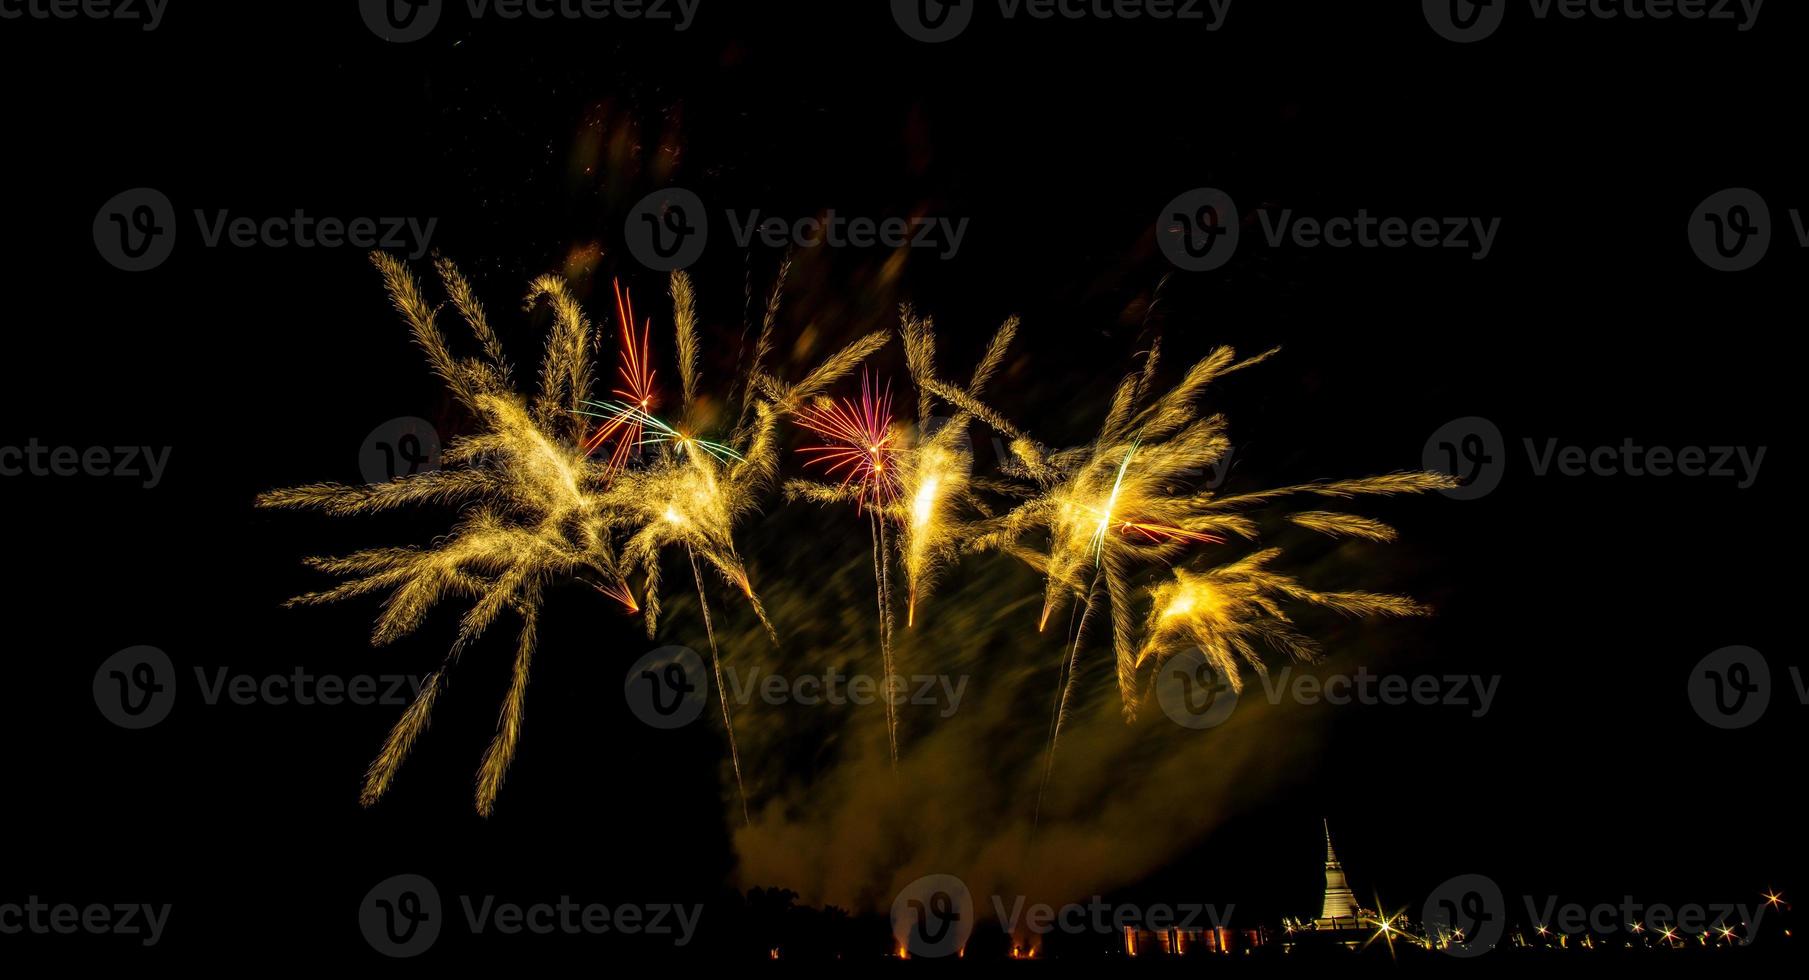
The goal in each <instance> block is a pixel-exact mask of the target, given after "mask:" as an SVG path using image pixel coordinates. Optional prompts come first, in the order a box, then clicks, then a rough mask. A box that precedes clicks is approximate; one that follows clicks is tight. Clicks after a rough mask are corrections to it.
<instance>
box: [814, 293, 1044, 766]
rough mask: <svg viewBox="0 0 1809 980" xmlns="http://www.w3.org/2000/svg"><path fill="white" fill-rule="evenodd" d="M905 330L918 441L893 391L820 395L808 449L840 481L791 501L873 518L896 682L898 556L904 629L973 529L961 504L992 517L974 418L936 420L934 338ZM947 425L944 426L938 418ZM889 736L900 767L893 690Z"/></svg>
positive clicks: (883, 622) (995, 358)
mask: <svg viewBox="0 0 1809 980" xmlns="http://www.w3.org/2000/svg"><path fill="white" fill-rule="evenodd" d="M899 319H900V328H899V332H900V335H901V337H902V339H903V341H904V347H905V361H906V366H907V367H908V368H909V370H910V373H911V377H912V379H913V381H914V382H915V383H916V385H917V425H916V429H915V439H914V440H908V437H907V435H906V433H904V432H903V431H901V430H900V429H899V427H897V426H896V425H895V424H894V423H893V421H892V394H891V388H890V386H887V387H885V388H884V389H879V390H876V389H875V387H874V385H873V383H872V381H871V380H870V379H868V378H866V377H863V379H862V384H861V397H860V401H859V402H853V401H846V400H845V401H839V402H838V401H831V400H828V399H821V400H820V401H819V402H818V404H815V405H813V406H811V407H810V408H808V409H806V410H804V411H802V412H800V413H799V415H798V418H797V422H798V424H799V425H800V426H802V427H803V428H805V429H807V430H809V431H811V432H812V433H815V434H816V435H818V436H820V437H822V438H823V440H824V442H823V443H821V444H817V445H811V446H805V447H803V448H802V449H800V450H799V452H801V453H807V454H811V462H813V463H817V464H821V465H824V466H825V467H826V468H827V471H828V473H829V474H830V475H831V476H834V475H837V474H839V475H841V477H842V482H841V483H840V484H839V485H833V486H832V485H826V484H820V483H813V482H810V481H805V480H793V481H789V482H788V483H787V484H786V496H787V498H788V499H799V498H802V499H807V500H811V501H814V502H816V503H837V502H853V503H854V504H856V506H857V507H858V508H859V509H860V510H863V511H865V512H867V513H868V516H869V518H870V521H871V527H872V534H873V576H874V581H875V586H876V589H877V594H878V595H877V598H878V606H879V633H880V655H881V660H882V661H883V664H884V670H885V676H886V678H887V683H888V684H890V679H891V678H892V677H894V676H896V670H895V666H894V658H893V652H892V636H893V632H894V629H895V620H894V618H893V613H892V609H893V601H892V586H891V572H890V565H891V561H892V555H893V553H894V552H895V551H896V553H897V554H898V558H899V561H900V563H901V564H902V565H903V566H904V570H905V575H906V581H907V584H908V588H909V595H908V598H907V605H906V609H907V618H906V625H907V626H912V625H915V624H916V620H917V603H918V600H919V599H921V598H926V597H927V595H928V592H929V590H930V588H931V586H932V584H933V582H934V579H935V576H936V574H937V573H938V572H939V571H940V570H941V568H942V567H943V566H944V565H945V564H947V563H948V562H949V561H951V560H952V559H953V558H955V557H956V556H957V555H958V553H959V550H960V549H959V542H960V540H961V537H962V535H963V534H964V532H965V531H966V529H967V527H968V524H967V522H965V521H964V520H962V519H961V518H960V517H959V516H958V513H959V512H958V511H957V508H956V505H957V504H961V505H965V506H966V507H969V508H971V509H974V510H977V511H979V512H981V513H989V512H988V511H987V510H986V508H985V505H984V504H983V503H982V502H981V501H980V500H979V498H978V497H977V495H976V494H975V493H974V492H973V479H972V470H973V450H972V449H971V447H970V443H969V441H968V435H967V434H968V427H969V424H970V422H971V421H972V418H973V416H972V414H971V413H969V412H966V411H962V410H959V409H958V410H957V411H956V412H955V414H954V416H953V417H952V418H949V419H946V420H938V419H937V418H935V416H933V415H932V414H931V413H932V410H933V408H934V406H935V400H934V399H935V396H934V394H933V392H932V391H931V388H930V386H931V385H932V384H938V383H939V382H937V381H936V376H935V363H934V362H935V351H936V340H935V333H934V330H933V327H932V324H931V322H930V321H929V320H928V319H924V318H919V317H918V316H916V314H915V313H913V312H912V310H911V308H910V307H909V306H906V307H903V308H902V309H901V310H900V318H899ZM1017 325H1018V321H1017V319H1016V318H1012V319H1010V320H1007V321H1006V322H1005V324H1004V325H1003V326H1001V327H1000V328H999V331H998V333H997V334H996V335H995V336H994V337H993V340H992V342H991V344H990V345H988V347H987V350H986V353H985V355H984V356H983V357H982V358H981V360H980V364H979V366H978V367H976V368H975V370H974V375H973V380H972V381H971V382H970V383H969V386H968V388H967V389H965V394H966V395H968V396H969V397H972V396H973V395H974V394H975V393H977V392H979V391H981V390H983V389H984V388H985V386H986V383H987V381H989V380H990V379H991V378H992V376H993V375H994V374H996V373H997V372H998V369H999V366H1000V365H1001V364H1002V363H1003V361H1004V357H1005V351H1006V349H1007V348H1008V347H1009V346H1010V344H1011V340H1012V338H1013V337H1014V336H1015V335H1016V333H1017ZM939 421H940V422H941V424H940V425H938V424H937V423H938V422H939ZM888 524H896V525H897V526H898V531H897V537H898V544H897V545H896V546H894V545H893V544H892V542H891V540H890V539H891V538H892V535H891V534H890V533H889V532H888V530H887V525H888ZM884 700H885V702H886V735H887V740H888V743H889V746H890V749H891V757H892V765H893V767H894V768H896V767H897V765H898V713H897V705H896V704H895V703H894V699H893V697H892V696H891V689H890V688H889V687H888V688H887V692H886V697H885V698H884Z"/></svg>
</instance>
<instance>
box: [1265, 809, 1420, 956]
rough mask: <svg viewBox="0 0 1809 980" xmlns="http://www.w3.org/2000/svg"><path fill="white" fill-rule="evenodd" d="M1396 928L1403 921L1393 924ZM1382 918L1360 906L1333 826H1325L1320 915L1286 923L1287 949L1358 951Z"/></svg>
mask: <svg viewBox="0 0 1809 980" xmlns="http://www.w3.org/2000/svg"><path fill="white" fill-rule="evenodd" d="M1391 921H1392V922H1394V923H1395V924H1396V925H1397V927H1398V926H1400V925H1401V924H1403V923H1404V921H1405V920H1404V919H1401V918H1396V919H1393V920H1391ZM1379 924H1380V917H1379V916H1378V915H1377V914H1376V912H1375V910H1374V909H1366V908H1364V907H1363V906H1361V905H1359V904H1357V894H1356V892H1354V891H1352V890H1351V887H1350V879H1348V878H1346V877H1345V875H1344V863H1343V862H1341V861H1339V860H1338V851H1337V850H1336V849H1335V848H1333V847H1332V826H1331V823H1330V821H1327V822H1325V896H1324V898H1323V899H1321V901H1320V903H1319V915H1318V916H1317V917H1315V918H1312V919H1304V918H1303V919H1283V920H1282V926H1283V927H1284V928H1285V930H1286V931H1287V947H1288V948H1290V949H1292V948H1293V946H1294V945H1295V944H1296V943H1300V942H1311V943H1314V944H1321V943H1337V944H1339V945H1342V946H1346V947H1349V948H1352V949H1355V948H1357V947H1359V946H1362V945H1363V944H1364V943H1365V942H1366V941H1367V940H1369V939H1370V938H1372V937H1373V936H1374V935H1375V932H1376V928H1377V926H1378V925H1379Z"/></svg>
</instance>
